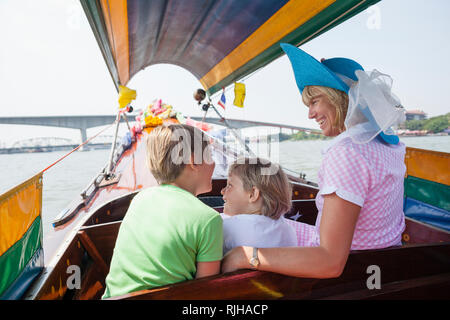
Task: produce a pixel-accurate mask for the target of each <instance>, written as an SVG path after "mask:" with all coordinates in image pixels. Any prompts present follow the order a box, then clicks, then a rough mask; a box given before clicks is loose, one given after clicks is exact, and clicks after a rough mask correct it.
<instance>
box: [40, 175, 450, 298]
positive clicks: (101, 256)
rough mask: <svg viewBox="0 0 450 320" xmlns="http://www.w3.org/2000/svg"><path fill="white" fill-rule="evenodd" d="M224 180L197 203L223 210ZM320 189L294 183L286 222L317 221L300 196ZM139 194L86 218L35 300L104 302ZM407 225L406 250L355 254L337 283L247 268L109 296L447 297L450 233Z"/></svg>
mask: <svg viewBox="0 0 450 320" xmlns="http://www.w3.org/2000/svg"><path fill="white" fill-rule="evenodd" d="M225 183H226V180H224V179H216V180H214V181H213V190H212V191H211V192H210V193H208V194H205V195H201V196H199V199H201V200H202V201H204V202H205V203H207V204H208V205H210V206H212V207H213V208H214V209H216V210H217V211H218V212H221V211H222V209H223V206H222V205H223V201H222V200H221V199H222V197H221V196H220V190H221V188H222V187H223V186H224V185H225ZM316 191H317V190H316V189H314V188H313V187H307V186H305V185H301V184H294V185H293V195H294V200H293V201H292V209H291V210H290V212H289V213H287V214H286V215H285V217H287V218H289V217H292V216H294V215H296V213H297V212H300V213H301V216H300V217H299V218H298V221H301V222H304V223H308V224H314V223H315V220H316V217H317V209H316V206H315V202H314V200H313V199H305V198H303V199H299V198H300V197H299V195H305V194H307V195H308V197H309V195H310V194H313V195H314V196H315V192H316ZM137 192H138V191H135V192H131V193H128V194H126V195H124V196H121V197H119V198H116V199H114V200H112V201H109V202H108V203H106V204H105V205H103V206H101V207H99V208H98V209H97V210H96V211H95V212H94V213H93V214H92V215H91V217H90V218H89V219H88V220H86V221H85V223H84V224H83V225H82V226H81V228H79V230H78V231H77V233H76V235H75V236H74V237H73V238H72V240H71V241H70V244H68V246H67V248H66V249H65V250H64V254H63V256H61V257H60V258H59V260H58V263H57V264H56V265H55V266H54V268H53V269H52V270H51V271H49V272H50V274H49V277H48V278H47V280H46V281H45V285H44V286H42V287H41V288H40V290H39V292H38V293H37V296H36V298H37V299H77V300H78V299H81V300H85V299H100V298H101V296H102V294H103V292H104V289H105V278H106V275H107V274H108V271H109V265H110V262H111V258H112V255H113V250H114V244H115V240H116V238H117V235H118V232H119V228H120V225H121V222H122V219H123V217H124V216H125V213H126V211H127V208H128V206H129V204H130V202H131V200H132V199H133V197H134V196H135V195H136V194H137ZM295 197H297V199H295ZM297 216H298V215H297ZM406 225H407V227H406V230H405V232H404V234H403V240H404V244H403V246H401V247H396V248H389V249H382V250H381V249H380V250H368V251H361V252H352V253H351V254H350V257H349V259H348V262H347V266H346V268H345V270H344V273H343V274H342V275H341V276H340V277H339V278H336V279H302V278H294V277H286V276H283V275H279V274H274V273H270V272H262V271H252V270H251V271H250V270H241V271H237V272H233V273H229V274H221V275H217V276H213V277H208V278H204V279H199V280H192V281H186V282H182V283H178V284H174V285H169V286H165V287H162V288H157V289H153V290H143V291H140V292H135V293H131V294H128V295H126V296H123V297H114V298H111V299H245V298H252V299H279V298H284V299H299V298H307V299H312V298H331V299H335V298H336V299H359V298H395V297H397V296H399V297H400V296H401V297H404V295H405V294H407V295H410V296H411V297H413V298H414V294H415V292H417V291H416V290H414V288H417V286H420V287H421V289H423V290H421V294H423V293H424V292H427V294H429V297H436V296H438V297H439V296H443V295H444V294H445V293H444V292H443V291H442V290H444V288H445V286H446V285H448V284H450V272H449V270H448V265H449V259H450V246H449V245H448V244H449V243H450V233H448V232H446V231H444V230H440V229H438V228H434V227H431V226H429V225H426V224H423V223H421V222H418V221H415V220H413V219H409V218H407V219H406ZM71 264H74V265H79V266H80V267H81V272H82V285H81V288H80V289H74V290H67V284H66V282H67V278H68V277H69V276H70V274H67V273H66V269H67V266H68V265H71ZM374 264H375V265H378V266H380V268H382V269H383V283H386V284H384V285H383V292H379V291H378V290H375V291H376V292H375V291H373V292H371V291H368V290H367V288H366V287H365V280H364V281H362V279H365V278H367V273H366V270H363V268H367V266H369V265H374ZM411 278H417V279H418V280H415V281H416V282H415V284H414V288H413V286H412V285H411V282H410V281H408V280H409V279H411ZM225 280H226V281H225ZM390 281H392V283H390ZM417 281H419V284H418V283H417ZM214 287H217V288H219V287H220V290H213V289H214ZM206 288H208V290H205V289H206ZM236 288H239V290H236ZM420 298H423V296H422V295H421V296H420Z"/></svg>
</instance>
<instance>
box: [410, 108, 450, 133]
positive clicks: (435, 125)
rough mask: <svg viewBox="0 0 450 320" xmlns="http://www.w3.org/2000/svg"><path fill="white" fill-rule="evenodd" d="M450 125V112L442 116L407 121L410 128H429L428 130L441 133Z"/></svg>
mask: <svg viewBox="0 0 450 320" xmlns="http://www.w3.org/2000/svg"><path fill="white" fill-rule="evenodd" d="M449 126H450V112H449V113H447V114H444V115H442V116H437V117H432V118H430V119H425V120H409V121H406V122H405V127H406V129H408V130H427V131H428V132H433V133H439V132H442V131H444V130H445V129H447V128H448V127H449Z"/></svg>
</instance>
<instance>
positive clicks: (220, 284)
mask: <svg viewBox="0 0 450 320" xmlns="http://www.w3.org/2000/svg"><path fill="white" fill-rule="evenodd" d="M371 265H377V266H379V267H380V270H381V288H382V289H381V290H383V288H385V290H386V293H393V292H397V293H399V294H400V293H402V292H403V293H404V294H400V297H401V298H403V299H407V298H409V297H410V296H413V297H415V298H434V297H441V298H442V292H443V291H442V290H439V291H437V292H435V293H433V292H430V290H424V291H420V290H419V289H420V288H426V287H427V285H430V286H435V285H436V283H438V280H439V279H442V281H443V282H444V283H445V285H444V287H445V288H446V290H447V292H448V290H449V287H448V273H449V270H450V244H449V243H447V244H442V245H431V246H411V247H399V248H395V249H384V250H368V251H363V252H355V253H352V254H350V256H349V259H348V261H347V265H346V267H345V269H344V272H343V274H342V275H341V276H340V277H339V278H335V279H305V278H295V277H287V276H283V275H280V274H276V273H270V272H262V271H248V270H240V271H236V272H233V273H228V274H224V275H218V276H213V277H208V278H204V279H199V280H192V281H185V282H182V283H178V284H174V285H170V286H166V287H161V288H156V289H152V290H142V291H139V292H135V293H131V294H128V295H124V296H121V297H115V298H111V299H112V300H118V299H132V300H134V299H138V300H139V299H190V300H197V299H201V300H210V299H211V300H213V299H327V298H333V297H339V296H341V297H343V298H346V299H361V298H364V299H367V298H370V297H372V296H373V297H375V296H379V295H380V293H381V292H382V291H378V290H369V289H368V288H367V285H366V281H367V278H368V277H369V276H370V274H368V273H367V267H368V266H371ZM416 280H418V281H417V282H416ZM399 281H401V282H403V288H404V289H405V290H404V291H402V290H401V288H400V289H399V288H398V287H397V289H396V290H393V289H392V288H393V286H394V284H395V283H397V282H399ZM414 289H415V290H414ZM412 292H413V294H412Z"/></svg>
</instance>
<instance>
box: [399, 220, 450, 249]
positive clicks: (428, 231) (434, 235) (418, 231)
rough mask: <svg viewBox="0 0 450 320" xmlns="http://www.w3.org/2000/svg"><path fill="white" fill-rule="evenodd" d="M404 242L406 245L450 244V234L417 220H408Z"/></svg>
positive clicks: (403, 236)
mask: <svg viewBox="0 0 450 320" xmlns="http://www.w3.org/2000/svg"><path fill="white" fill-rule="evenodd" d="M405 222H406V228H405V231H403V235H402V241H403V243H405V244H419V243H438V242H450V232H447V231H445V230H442V229H438V228H435V227H433V226H430V225H428V224H425V223H422V222H419V221H417V220H414V219H411V218H406V219H405Z"/></svg>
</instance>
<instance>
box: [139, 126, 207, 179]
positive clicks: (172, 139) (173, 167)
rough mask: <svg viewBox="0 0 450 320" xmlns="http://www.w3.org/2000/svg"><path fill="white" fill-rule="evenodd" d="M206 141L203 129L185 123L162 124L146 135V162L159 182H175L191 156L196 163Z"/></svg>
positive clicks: (201, 155)
mask: <svg viewBox="0 0 450 320" xmlns="http://www.w3.org/2000/svg"><path fill="white" fill-rule="evenodd" d="M208 145H209V142H208V140H207V138H206V136H205V135H204V134H203V132H202V131H201V130H199V129H197V128H195V127H192V126H189V125H185V124H170V125H168V126H165V125H162V126H158V127H156V128H155V129H153V130H152V131H151V132H150V134H149V135H148V137H147V165H148V167H149V169H150V171H151V172H152V174H153V176H154V177H155V179H156V180H157V181H158V183H160V184H167V183H171V182H173V181H175V180H176V179H177V178H178V176H179V175H180V174H181V172H182V171H183V169H184V167H185V165H186V164H187V163H189V162H190V161H191V157H193V158H194V163H195V164H200V163H202V161H204V159H203V154H204V151H205V149H206V148H207V147H208Z"/></svg>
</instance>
